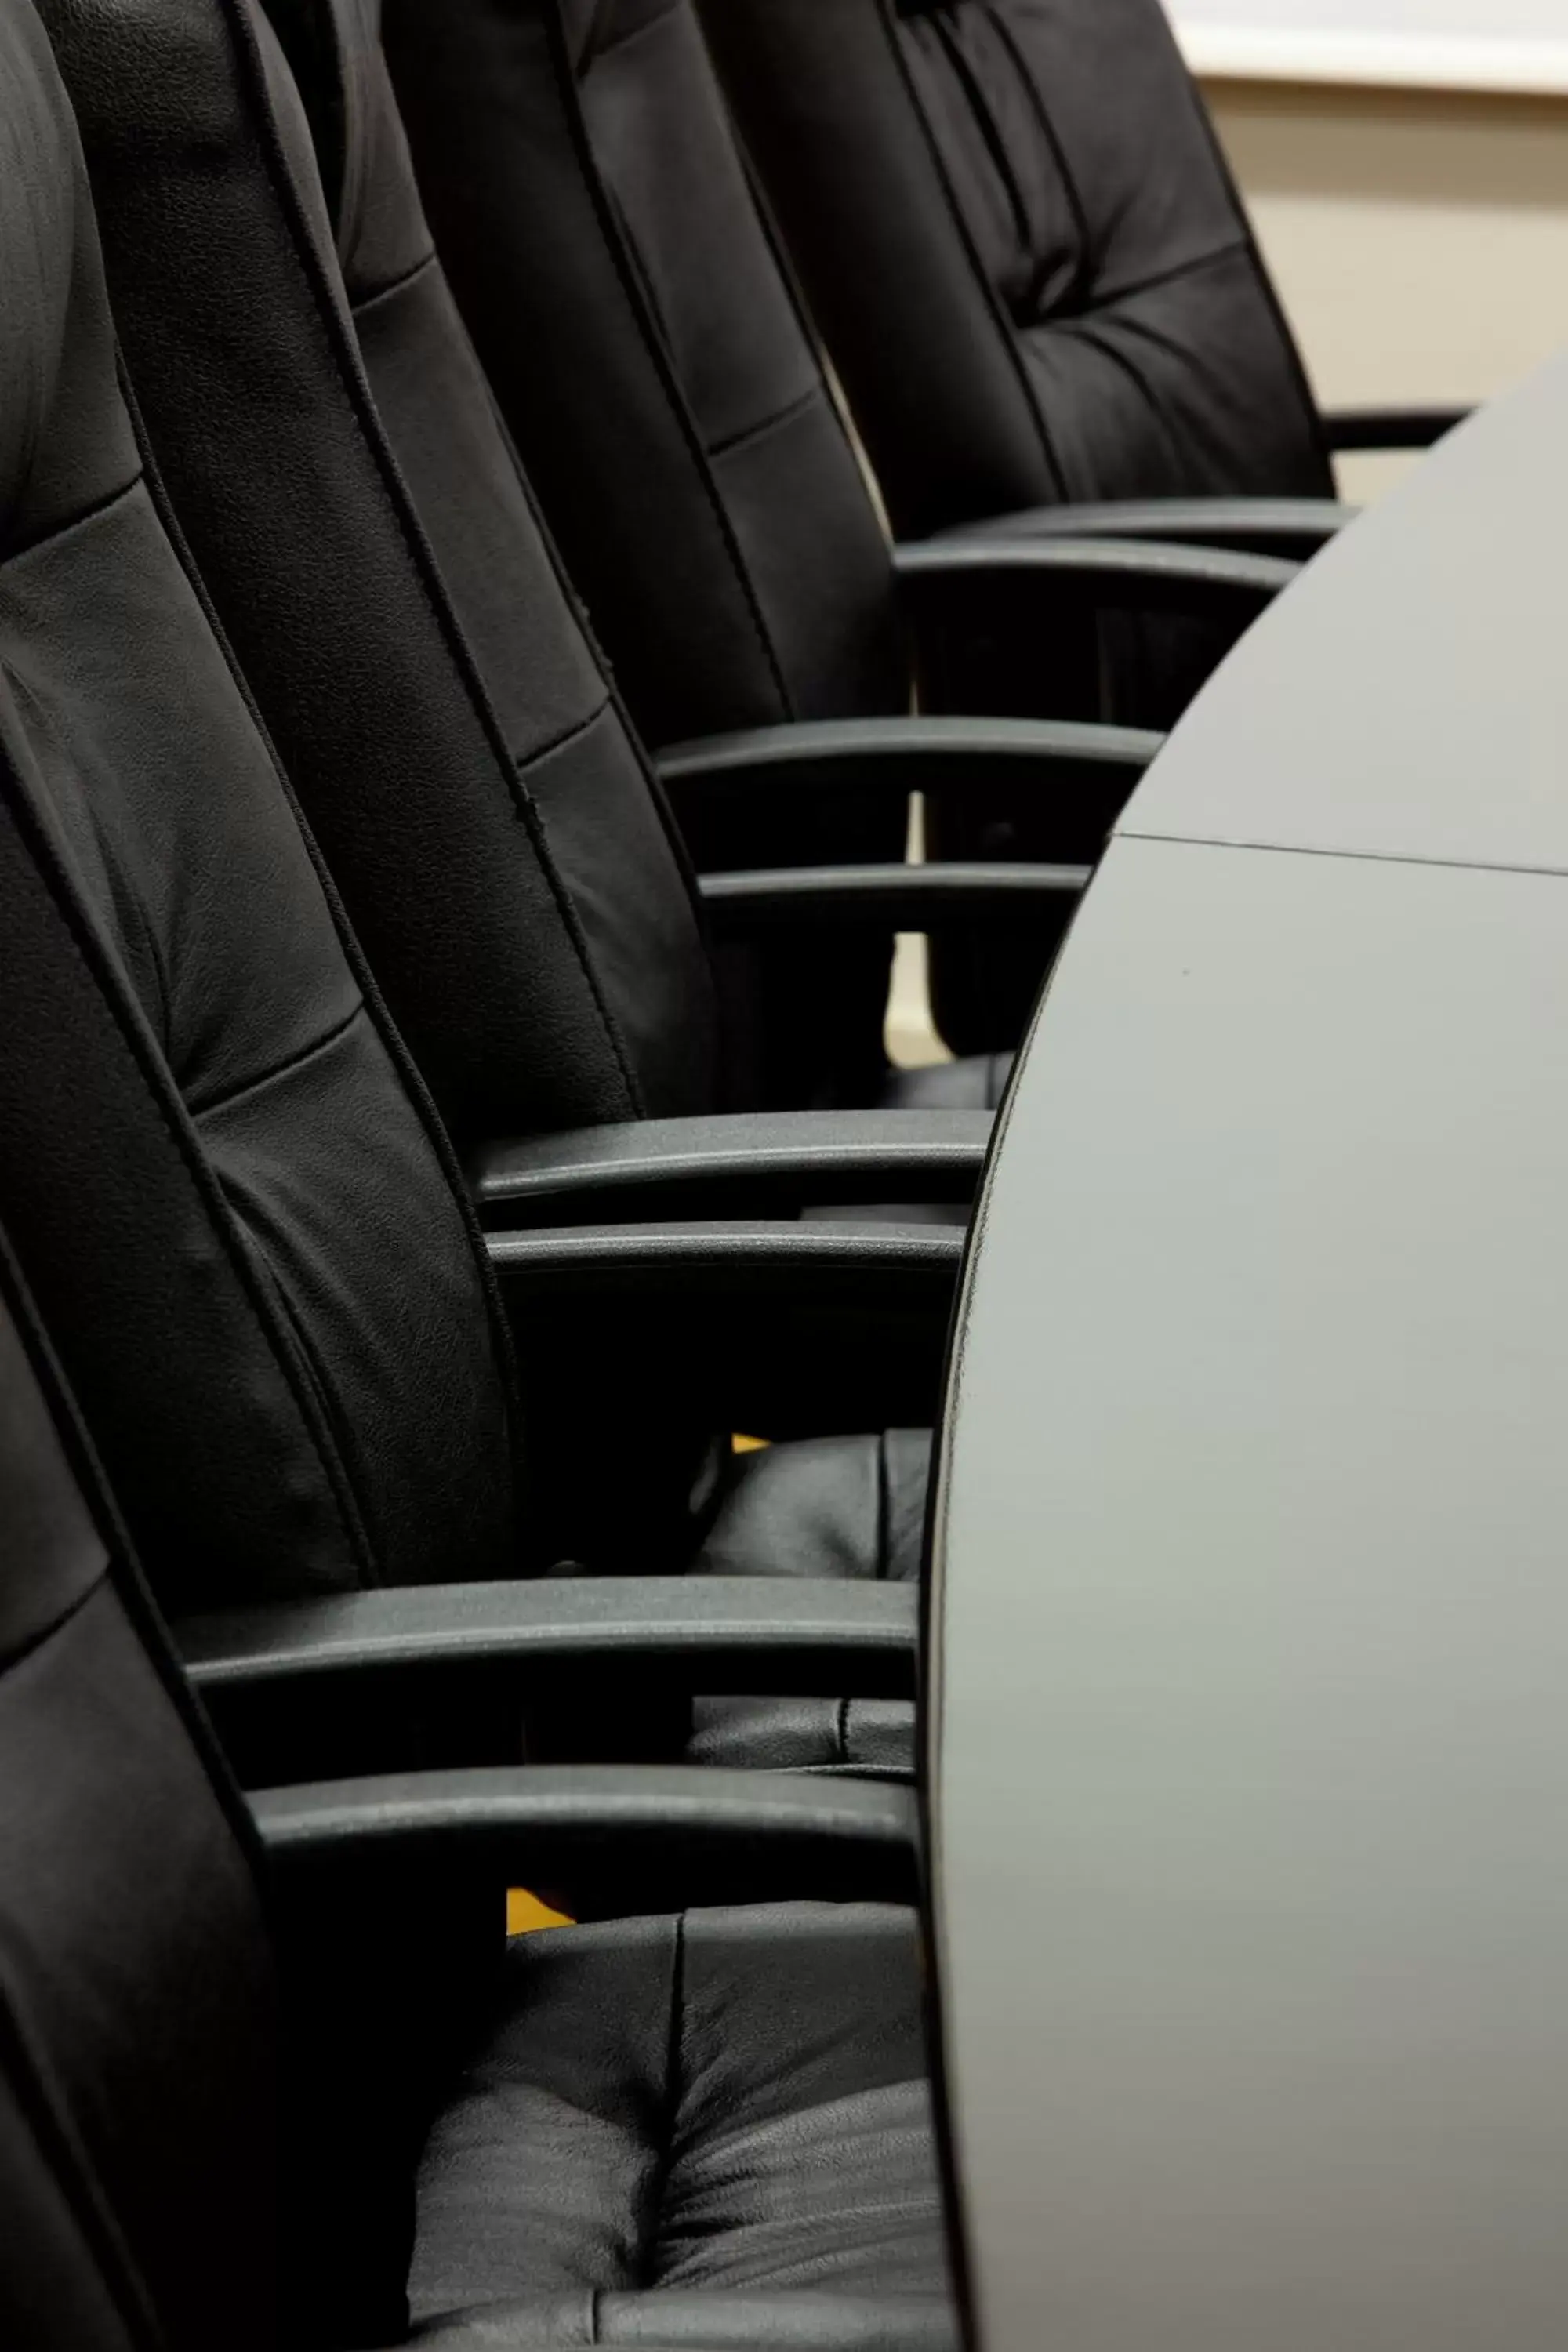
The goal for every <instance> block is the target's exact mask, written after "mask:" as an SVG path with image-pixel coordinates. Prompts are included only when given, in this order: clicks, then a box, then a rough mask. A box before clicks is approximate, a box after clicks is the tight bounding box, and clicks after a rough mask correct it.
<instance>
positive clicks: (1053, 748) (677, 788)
mask: <svg viewBox="0 0 1568 2352" xmlns="http://www.w3.org/2000/svg"><path fill="white" fill-rule="evenodd" d="M1163 740H1164V738H1163V736H1161V735H1156V734H1152V733H1150V732H1148V731H1147V730H1144V729H1142V728H1136V727H1094V726H1087V725H1080V724H1079V723H1077V722H1076V721H1072V720H1068V719H967V718H965V719H948V718H934V717H933V718H928V717H925V716H921V717H917V718H903V719H896V718H895V719H820V720H814V721H811V722H809V723H805V724H802V725H799V726H794V727H756V728H752V729H749V730H747V731H746V732H745V733H743V734H737V735H714V736H709V737H705V738H704V739H702V740H700V741H698V742H694V743H676V744H673V745H672V746H671V747H670V749H669V750H668V751H663V752H661V753H660V755H659V760H658V772H659V776H660V779H661V781H662V782H663V783H664V784H665V786H666V788H667V790H668V792H669V793H670V796H671V798H672V800H673V801H674V802H675V803H676V805H677V806H678V807H686V806H689V804H690V803H693V802H694V801H699V800H703V801H707V802H709V803H714V804H721V803H723V802H725V801H731V800H733V799H734V798H736V797H737V796H738V795H740V794H742V793H743V794H744V795H745V796H746V797H747V799H748V800H756V799H760V798H761V797H762V796H763V794H769V793H771V794H772V795H773V797H774V798H775V799H776V800H777V801H778V803H779V804H780V807H781V809H786V808H787V805H788V803H789V801H791V800H794V799H795V797H796V796H797V795H798V794H799V793H801V792H803V791H805V792H813V793H817V792H821V793H846V792H851V791H853V792H857V793H860V792H866V791H872V792H879V791H885V792H887V793H889V794H892V795H896V796H898V797H900V798H901V797H903V796H904V795H906V794H908V793H936V792H949V791H954V792H962V791H963V790H965V789H968V788H971V787H973V786H974V785H977V784H996V783H1005V784H1010V785H1011V784H1018V785H1029V786H1036V787H1037V788H1038V789H1039V791H1040V792H1041V793H1055V794H1058V795H1063V796H1067V795H1070V793H1072V791H1073V789H1074V788H1075V787H1076V786H1079V785H1081V784H1082V783H1084V782H1086V781H1087V780H1089V779H1100V778H1102V777H1104V776H1105V775H1106V774H1107V773H1108V772H1109V773H1111V774H1118V773H1119V774H1121V776H1123V777H1124V779H1125V783H1126V787H1127V789H1128V790H1131V786H1132V785H1133V784H1134V783H1135V782H1137V780H1138V778H1139V777H1140V776H1141V775H1142V772H1143V771H1144V769H1145V768H1146V767H1147V766H1148V765H1149V762H1150V761H1151V760H1152V758H1153V757H1154V754H1155V753H1156V752H1157V751H1159V749H1160V747H1161V745H1162V743H1163Z"/></svg>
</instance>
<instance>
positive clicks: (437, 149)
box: [287, 0, 910, 1100]
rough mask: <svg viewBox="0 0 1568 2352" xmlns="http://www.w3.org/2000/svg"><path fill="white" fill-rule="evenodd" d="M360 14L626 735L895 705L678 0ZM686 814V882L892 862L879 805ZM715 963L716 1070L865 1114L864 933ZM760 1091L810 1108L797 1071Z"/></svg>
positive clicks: (823, 400)
mask: <svg viewBox="0 0 1568 2352" xmlns="http://www.w3.org/2000/svg"><path fill="white" fill-rule="evenodd" d="M287 5H289V6H290V7H297V6H298V5H300V0H287ZM309 5H310V6H312V7H315V8H320V7H321V6H322V5H324V0H309ZM333 5H336V6H337V7H338V8H339V9H340V11H341V10H342V8H343V7H344V5H354V6H356V7H358V8H359V9H360V10H361V12H362V15H363V16H365V17H369V16H373V15H374V8H373V7H372V6H370V5H367V0H333ZM380 6H381V15H382V19H383V37H384V43H385V47H386V53H387V57H388V60H389V62H390V64H391V66H392V68H393V72H394V78H395V87H396V89H397V92H398V98H399V102H400V105H401V107H402V110H403V113H404V116H405V121H406V123H407V126H408V131H409V136H410V140H411V142H412V147H413V153H414V158H415V163H416V167H417V169H418V173H419V176H420V184H421V186H422V189H423V191H424V196H425V202H426V207H427V209H428V211H429V214H430V216H431V221H432V224H433V226H434V228H435V232H436V236H437V244H438V246H439V247H440V251H441V255H442V258H443V262H444V264H445V267H446V268H447V271H448V273H449V275H450V278H451V281H452V285H453V289H454V291H455V292H456V295H457V297H458V302H459V304H460V306H461V308H462V310H463V313H464V316H465V319H466V320H467V322H468V327H469V329H470V331H471V332H472V334H473V337H474V340H475V342H476V345H477V347H478V350H479V356H480V358H481V360H482V361H483V363H484V366H485V369H486V372H487V373H488V375H489V380H490V383H491V384H492V386H493V388H494V391H495V394H496V398H497V401H498V403H499V404H500V410H501V413H502V415H504V417H505V419H506V423H507V426H508V429H509V430H510V434H511V436H512V438H513V440H514V442H515V444H516V446H517V447H518V449H519V450H520V452H521V458H522V462H523V464H524V465H525V467H527V468H528V471H529V473H530V475H531V478H532V479H533V481H534V483H535V486H536V488H537V489H538V492H539V496H540V498H541V499H542V501H543V504H544V507H545V509H546V511H547V513H548V514H549V516H550V519H551V521H552V526H553V528H554V529H555V530H556V532H557V534H558V535H559V538H560V541H561V544H562V548H563V552H564V555H565V558H566V562H567V563H568V565H569V567H570V569H571V572H572V575H573V577H574V580H575V581H576V583H577V584H578V586H579V588H580V589H581V591H582V593H584V596H585V597H586V598H587V600H588V604H589V606H590V609H591V611H592V613H593V615H594V625H595V629H596V630H597V632H598V634H599V635H600V637H601V639H602V641H603V643H604V645H605V650H606V652H607V654H608V656H609V657H610V659H611V661H612V662H613V663H614V665H615V668H616V677H617V678H618V679H619V681H620V684H621V686H622V688H623V690H624V691H625V693H626V698H627V701H628V703H629V705H630V708H631V709H632V711H633V713H634V715H635V717H636V719H637V723H638V725H639V726H640V728H641V729H642V731H643V734H644V736H645V737H646V738H647V740H648V741H650V742H652V743H655V744H659V745H663V744H668V743H672V742H679V741H683V740H689V739H691V738H693V737H699V736H704V735H711V734H716V733H722V732H724V731H726V730H731V729H734V728H744V727H759V726H771V725H776V724H779V723H782V722H784V721H786V720H789V719H829V718H838V717H843V716H846V715H851V714H863V715H879V714H881V713H884V712H888V711H897V710H900V709H904V708H906V707H907V705H908V702H909V698H910V674H909V660H908V655H907V652H906V649H905V647H904V646H903V644H902V642H901V633H900V627H899V623H898V618H897V614H896V609H895V599H894V595H893V582H892V575H891V571H890V568H889V556H888V550H887V547H886V544H885V541H884V539H883V535H882V530H881V527H880V524H879V520H878V518H877V516H876V513H875V511H874V509H873V508H872V505H871V502H870V499H868V496H867V493H866V488H865V485H864V483H863V481H862V479H861V476H860V472H859V468H858V462H857V460H856V457H855V456H854V455H853V453H852V451H851V448H850V446H849V443H848V440H847V436H846V434H845V431H844V428H843V425H842V424H841V423H840V420H839V417H838V415H837V409H836V407H835V404H834V402H833V400H832V397H831V395H830V394H829V391H828V387H827V385H826V381H825V378H824V374H823V370H822V366H821V362H820V361H819V359H818V356H817V353H816V350H815V348H814V346H813V343H812V341H811V340H810V338H809V337H808V335H807V334H806V332H805V329H804V327H803V324H802V321H801V319H800V316H799V313H798V311H797V310H796V307H795V301H794V298H793V295H792V293H791V290H790V289H789V287H788V285H787V283H786V281H785V278H784V275H783V274H782V272H781V270H780V268H779V265H778V261H777V258H776V256H775V254H774V252H773V248H772V247H771V245H770V242H769V239H768V236H767V234H766V232H765V230H764V227H763V223H762V222H761V220H760V218H759V216H758V215H757V212H756V209H755V206H754V205H753V204H752V197H751V194H750V192H749V189H748V187H747V184H746V181H745V178H744V175H743V173H742V166H741V163H740V159H739V157H738V155H737V153H736V151H735V147H734V143H733V141H732V139H731V134H730V130H729V124H728V119H727V116H726V113H725V110H724V107H723V103H722V100H721V98H720V96H719V92H718V89H717V87H716V85H715V83H714V80H713V75H712V69H711V68H710V64H709V61H708V57H707V53H706V50H705V49H704V47H703V44H702V40H701V36H700V33H699V31H698V29H697V25H696V20H695V17H694V16H693V14H692V12H691V9H690V7H689V5H688V0H606V5H595V6H587V5H583V0H452V5H448V6H445V7H441V8H430V7H426V6H425V5H422V0H391V5H386V0H380ZM545 223H547V224H548V231H547V233H542V226H541V225H542V224H545ZM683 821H684V823H685V825H686V830H687V835H688V839H689V843H690V845H691V850H692V854H693V856H694V858H695V860H696V862H697V864H698V866H700V867H701V868H702V869H703V870H704V871H710V872H712V871H721V870H725V869H731V868H735V867H748V866H749V867H755V866H777V865H782V864H789V865H810V864H814V863H821V862H824V861H827V862H832V861H834V860H839V861H847V862H850V863H855V862H860V861H866V860H879V859H891V860H896V859H898V858H899V857H900V856H902V855H903V848H904V818H903V812H902V811H901V810H900V808H899V807H897V806H895V805H892V804H890V803H889V801H888V800H887V799H886V798H885V797H884V798H881V799H878V798H875V797H864V798H862V797H860V796H858V795H856V794H854V793H838V794H836V795H834V797H833V799H832V800H831V801H828V800H826V799H825V798H824V797H823V796H821V795H816V796H814V797H812V798H810V799H801V798H798V797H797V798H795V799H794V800H791V801H788V802H785V803H777V802H774V803H772V804H770V805H767V806H764V807H758V806H756V805H755V804H752V805H748V804H747V803H746V802H745V801H744V800H743V799H742V798H737V799H735V800H734V801H733V802H732V803H730V804H729V805H728V806H724V805H715V804H710V805H708V806H706V807H703V808H700V809H697V808H693V809H689V810H687V811H686V812H685V813H684V818H683ZM888 971H889V944H888V941H887V940H885V939H883V940H879V939H878V938H877V937H876V936H875V934H874V933H868V934H867V935H866V936H864V937H862V938H859V939H856V938H854V937H846V936H845V935H843V934H840V935H839V936H837V938H835V937H833V936H832V935H826V936H820V937H816V938H815V939H813V940H811V941H810V942H809V945H806V946H805V948H804V951H803V947H802V945H801V944H799V943H788V944H786V945H784V947H783V948H782V949H780V948H776V947H775V948H768V949H765V950H752V951H750V952H747V953H745V954H743V955H742V954H741V953H739V952H737V951H736V950H734V949H732V948H726V949H724V950H722V951H721V974H722V977H723V981H724V987H723V1002H724V1003H725V1006H726V1009H727V1010H728V1011H729V1012H730V1013H731V1020H732V1022H733V1023H734V1024H736V1025H737V1026H738V1027H739V1028H740V1030H741V1033H742V1034H741V1038H740V1041H739V1045H738V1047H737V1050H738V1052H739V1054H740V1055H741V1056H742V1058H751V1057H752V1055H754V1048H752V1049H748V1048H747V1046H746V1044H745V1036H746V1033H747V1032H748V1030H749V1031H750V1032H751V1033H752V1034H760V1035H762V1036H763V1037H766V1038H769V1039H773V1040H780V1041H782V1040H795V1039H799V1040H801V1041H806V1040H810V1041H815V1050H816V1053H817V1054H818V1055H821V1054H822V1052H823V1050H824V1045H825V1044H826V1042H827V1041H829V1040H832V1041H834V1045H833V1051H834V1054H835V1056H836V1058H837V1059H838V1060H839V1062H840V1068H839V1072H838V1075H837V1080H836V1083H837V1087H838V1089H839V1093H840V1097H841V1098H847V1097H848V1095H850V1094H852V1095H853V1096H854V1097H856V1098H858V1099H865V1098H867V1093H868V1087H872V1088H874V1087H875V1083H876V1078H877V1075H878V1072H877V1070H876V1069H875V1068H874V1067H873V1066H872V1063H871V1061H870V1059H869V1058H868V1055H869V1054H871V1053H873V1052H876V1051H877V1050H879V1034H880V1007H881V1005H882V1003H883V1002H884V1000H885V997H886V992H887V983H888ZM777 1050H778V1048H777V1047H775V1052H776V1051H777ZM851 1052H853V1053H854V1054H855V1055H856V1058H855V1060H854V1062H853V1065H852V1066H851V1065H850V1064H849V1063H848V1062H847V1060H846V1058H845V1057H846V1056H847V1055H848V1054H849V1053H851ZM784 1086H785V1088H786V1091H787V1092H788V1094H789V1096H790V1097H791V1098H792V1099H795V1100H805V1099H809V1098H811V1097H812V1095H813V1091H814V1075H813V1072H812V1071H811V1069H810V1068H809V1067H807V1066H804V1065H802V1064H800V1063H799V1062H798V1061H797V1062H796V1063H795V1065H794V1066H792V1067H791V1068H790V1070H789V1072H788V1074H787V1076H785V1078H784ZM816 1086H817V1087H818V1089H819V1087H820V1079H818V1080H817V1081H816ZM818 1098H820V1096H819V1097H818Z"/></svg>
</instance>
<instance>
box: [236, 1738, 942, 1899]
mask: <svg viewBox="0 0 1568 2352" xmlns="http://www.w3.org/2000/svg"><path fill="white" fill-rule="evenodd" d="M251 1806H252V1809H253V1811H254V1813H255V1816H256V1821H257V1824H258V1828H259V1830H260V1832H261V1836H262V1839H263V1842H264V1843H265V1844H266V1846H267V1849H268V1854H269V1856H270V1858H271V1861H272V1863H273V1864H274V1867H275V1869H276V1870H279V1871H280V1872H282V1873H284V1874H287V1875H288V1876H289V1877H290V1878H292V1879H294V1880H295V1882H296V1890H297V1885H298V1881H299V1878H300V1875H301V1874H310V1873H314V1874H317V1875H318V1876H320V1877H322V1878H325V1879H326V1880H328V1881H329V1882H331V1885H332V1886H333V1889H334V1892H335V1893H336V1894H337V1895H339V1896H341V1894H342V1886H343V1882H344V1879H345V1877H346V1878H349V1879H351V1880H353V1879H354V1878H357V1877H359V1876H361V1875H362V1874H365V1873H366V1872H367V1871H368V1872H373V1873H374V1874H377V1875H380V1876H384V1877H385V1878H387V1879H390V1880H391V1881H392V1882H393V1883H394V1884H395V1885H396V1886H397V1887H398V1889H399V1891H400V1896H401V1899H402V1900H404V1901H407V1900H410V1899H416V1897H417V1882H418V1881H419V1880H421V1879H423V1880H425V1881H426V1884H428V1883H430V1882H434V1883H436V1884H437V1885H440V1886H441V1887H443V1888H446V1887H450V1886H453V1885H457V1886H459V1887H460V1886H461V1885H463V1884H465V1883H468V1884H469V1885H472V1884H474V1883H476V1882H477V1883H479V1885H485V1884H489V1885H493V1886H494V1887H495V1888H496V1889H497V1891H498V1896H499V1891H500V1888H502V1887H504V1886H505V1885H508V1884H509V1883H510V1884H512V1885H534V1886H539V1885H546V1886H558V1885H570V1886H571V1887H573V1888H574V1890H579V1891H581V1890H584V1889H585V1888H586V1889H592V1888H593V1887H594V1886H595V1885H597V1886H600V1887H602V1888H603V1889H604V1890H605V1893H606V1895H613V1899H614V1902H615V1906H616V1909H617V1910H622V1911H636V1910H639V1909H657V1910H659V1911H674V1910H679V1909H683V1908H685V1907H686V1906H689V1905H692V1904H709V1903H720V1904H728V1903H748V1902H786V1901H801V1900H819V1901H827V1902H837V1901H861V1902H864V1901H868V1900H884V1901H886V1900H891V1901H909V1900H910V1899H911V1898H912V1897H913V1895H914V1894H915V1892H916V1886H917V1879H918V1870H919V1851H920V1822H919V1809H918V1804H917V1800H916V1797H915V1793H914V1791H913V1790H911V1789H909V1788H907V1787H900V1786H899V1785H897V1784H894V1783H891V1782H882V1781H872V1780H848V1779H844V1780H833V1779H826V1778H816V1777H813V1776H809V1775H804V1774H799V1775H796V1774H784V1773H772V1772H735V1771H725V1770H719V1769H714V1770H709V1769H702V1768H700V1767H695V1766H687V1765H648V1766H645V1765H637V1766H626V1765H522V1766H516V1767H511V1768H502V1769H489V1770H475V1771H462V1772H416V1773H405V1774H400V1775H392V1776H388V1777H386V1778H384V1779H378V1780H336V1781H326V1782H315V1783H310V1782H306V1783H303V1784H301V1785H299V1786H296V1787H293V1788H288V1789H273V1790H260V1791H258V1793H256V1794H255V1795H254V1796H253V1797H252V1798H251Z"/></svg>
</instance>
